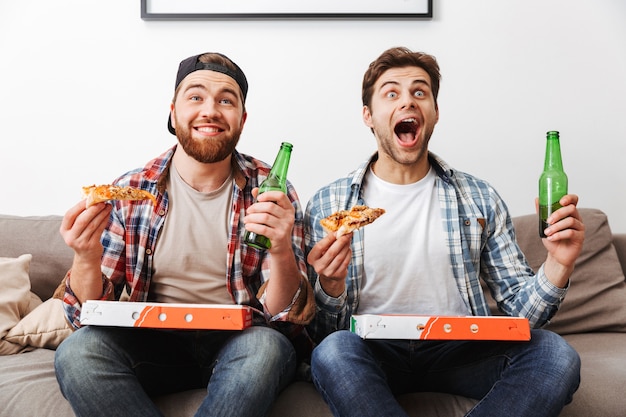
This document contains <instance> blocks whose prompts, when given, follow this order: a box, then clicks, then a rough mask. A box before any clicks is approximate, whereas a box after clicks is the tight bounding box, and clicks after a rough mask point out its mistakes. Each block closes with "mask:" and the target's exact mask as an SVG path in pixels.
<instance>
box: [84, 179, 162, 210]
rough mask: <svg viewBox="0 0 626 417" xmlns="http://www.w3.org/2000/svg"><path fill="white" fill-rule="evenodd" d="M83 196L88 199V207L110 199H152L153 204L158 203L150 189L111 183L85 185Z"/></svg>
mask: <svg viewBox="0 0 626 417" xmlns="http://www.w3.org/2000/svg"><path fill="white" fill-rule="evenodd" d="M83 198H84V199H85V200H86V202H85V206H86V207H89V206H93V205H94V204H96V203H100V202H103V201H109V200H135V201H139V200H150V201H152V204H156V197H155V196H154V195H152V194H151V193H149V192H148V191H145V190H141V189H139V188H134V187H119V186H117V185H110V184H107V185H90V186H88V187H83Z"/></svg>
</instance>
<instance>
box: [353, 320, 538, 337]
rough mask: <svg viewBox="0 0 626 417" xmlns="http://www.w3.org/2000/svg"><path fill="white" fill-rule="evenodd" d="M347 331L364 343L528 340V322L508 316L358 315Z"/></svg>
mask: <svg viewBox="0 0 626 417" xmlns="http://www.w3.org/2000/svg"><path fill="white" fill-rule="evenodd" d="M350 330H351V331H352V333H356V334H357V335H359V336H360V337H361V338H363V339H414V340H524V341H528V340H530V325H529V324H528V319H526V318H521V317H508V316H490V317H482V316H420V315H404V314H357V315H353V316H352V318H351V323H350Z"/></svg>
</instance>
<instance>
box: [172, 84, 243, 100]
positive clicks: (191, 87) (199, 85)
mask: <svg viewBox="0 0 626 417" xmlns="http://www.w3.org/2000/svg"><path fill="white" fill-rule="evenodd" d="M194 88H199V89H201V90H203V91H209V89H208V88H206V86H205V85H204V84H200V83H197V84H190V85H188V86H187V87H186V88H185V90H184V92H187V91H189V90H192V89H194ZM223 93H230V94H232V95H234V96H235V97H239V93H238V92H237V91H235V90H234V89H232V88H223V89H221V90H220V91H219V94H223Z"/></svg>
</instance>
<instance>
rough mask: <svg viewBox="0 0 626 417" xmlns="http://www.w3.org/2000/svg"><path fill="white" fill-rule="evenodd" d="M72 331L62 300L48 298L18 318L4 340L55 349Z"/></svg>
mask: <svg viewBox="0 0 626 417" xmlns="http://www.w3.org/2000/svg"><path fill="white" fill-rule="evenodd" d="M72 331H73V328H72V327H71V326H70V325H69V324H68V323H67V321H66V320H65V311H64V310H63V301H61V300H60V299H58V298H50V299H48V300H46V301H45V302H44V303H43V304H40V305H39V306H38V307H37V308H35V309H34V310H33V311H31V312H30V313H29V314H28V315H27V316H26V317H24V318H23V319H22V320H20V321H19V323H17V325H16V326H15V327H13V328H12V329H11V330H10V331H9V333H8V334H7V335H6V336H5V337H4V340H6V341H8V342H11V343H16V344H19V345H22V346H34V347H39V348H48V349H56V348H57V346H58V345H59V344H60V343H61V342H62V341H63V340H65V338H66V337H68V336H69V335H70V334H72Z"/></svg>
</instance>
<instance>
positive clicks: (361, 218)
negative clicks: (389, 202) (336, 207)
mask: <svg viewBox="0 0 626 417" xmlns="http://www.w3.org/2000/svg"><path fill="white" fill-rule="evenodd" d="M383 214H385V210H384V209H381V208H372V207H368V206H354V207H352V208H351V209H350V210H340V211H338V212H336V213H333V214H331V215H330V216H328V217H326V218H323V219H322V220H320V225H321V226H322V227H323V228H324V229H325V230H326V231H327V232H329V233H336V236H337V237H340V236H342V235H345V234H348V233H352V232H354V231H355V230H357V229H360V228H361V227H363V226H367V225H368V224H370V223H373V222H374V220H376V219H377V218H379V217H380V216H382V215H383Z"/></svg>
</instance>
